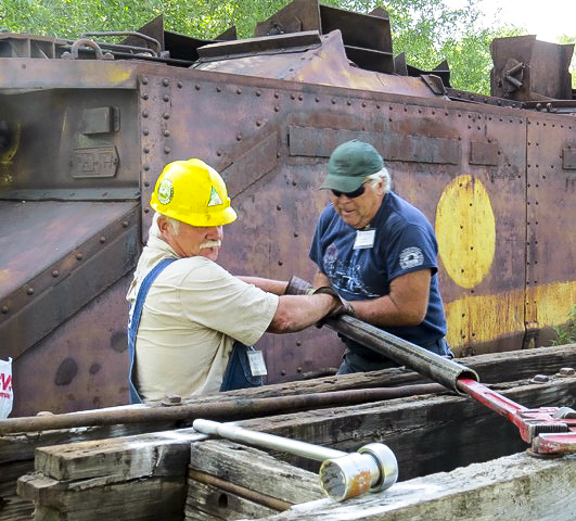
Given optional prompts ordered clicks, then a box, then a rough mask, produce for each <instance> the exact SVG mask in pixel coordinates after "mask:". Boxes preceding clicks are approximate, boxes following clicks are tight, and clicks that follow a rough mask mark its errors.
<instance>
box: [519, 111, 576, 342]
mask: <svg viewBox="0 0 576 521" xmlns="http://www.w3.org/2000/svg"><path fill="white" fill-rule="evenodd" d="M566 119H568V118H566ZM574 128H575V126H574V123H573V122H572V121H571V120H570V119H568V121H558V120H557V119H555V118H553V117H551V116H545V115H542V116H539V117H531V118H529V120H528V142H527V145H528V146H527V185H526V188H527V190H526V214H527V222H526V230H527V235H526V250H527V259H526V261H527V262H526V301H525V305H526V325H527V328H528V329H530V330H534V335H532V338H530V339H528V341H527V345H541V344H542V343H544V342H547V341H549V340H550V338H551V337H552V338H553V337H554V334H553V331H552V327H553V326H557V325H561V324H565V323H566V322H567V321H568V314H569V312H570V310H571V308H572V305H573V304H574V303H575V302H576V284H575V282H574V261H575V259H576V235H575V234H574V233H573V228H574V215H575V212H574V209H575V208H576V173H575V172H573V171H572V170H566V169H563V161H564V156H563V150H566V149H574V148H576V135H575V130H574ZM559 252H561V253H559ZM536 335H539V336H536Z"/></svg>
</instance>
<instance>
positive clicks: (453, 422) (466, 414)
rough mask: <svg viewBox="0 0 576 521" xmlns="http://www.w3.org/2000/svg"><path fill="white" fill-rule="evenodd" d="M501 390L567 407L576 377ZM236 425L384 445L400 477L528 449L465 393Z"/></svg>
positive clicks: (349, 448) (534, 403)
mask: <svg viewBox="0 0 576 521" xmlns="http://www.w3.org/2000/svg"><path fill="white" fill-rule="evenodd" d="M500 388H501V389H500V391H499V392H501V393H502V394H503V395H504V396H507V397H508V398H510V399H512V400H514V401H516V402H518V403H520V404H521V405H524V406H526V407H544V406H558V407H561V406H572V405H573V404H574V396H575V395H576V378H565V379H564V378H559V379H557V380H555V381H554V382H552V383H548V384H545V385H541V384H524V385H519V386H514V384H513V383H510V384H506V385H504V386H500ZM241 424H242V426H243V427H245V428H247V429H253V430H256V431H265V432H269V433H272V434H276V435H278V436H284V437H289V438H294V439H298V440H301V441H304V442H309V443H315V444H317V445H325V446H329V447H332V448H334V449H338V450H342V451H344V452H353V451H355V450H357V449H358V448H359V447H361V446H362V445H365V444H367V443H371V442H381V443H385V444H386V445H388V446H389V447H390V448H391V449H392V451H393V452H394V454H395V455H396V458H397V460H398V467H399V480H400V481H402V480H406V479H411V478H414V477H417V476H422V475H425V474H429V473H433V472H440V471H451V470H453V469H454V468H456V467H458V466H462V465H468V464H470V463H477V462H482V461H488V460H490V459H494V458H499V457H502V456H506V455H509V454H512V453H514V452H518V451H521V450H524V449H526V448H527V447H528V445H527V444H526V443H524V442H523V441H522V439H521V438H520V434H519V432H518V429H517V428H516V427H515V426H514V425H513V424H512V423H510V422H509V421H507V420H506V419H505V418H503V417H502V416H499V415H498V414H496V413H495V412H493V411H492V410H490V409H488V408H487V407H485V406H483V405H481V404H479V403H478V402H476V401H474V400H473V399H472V398H469V397H456V396H430V397H412V398H405V399H402V400H391V401H389V402H385V403H384V402H382V403H381V404H369V405H363V406H356V407H352V408H344V407H341V408H331V409H322V410H317V411H310V412H303V413H297V414H287V415H282V416H276V417H272V418H263V419H253V420H245V421H243V422H242V423H241ZM273 454H275V455H276V456H277V457H279V458H280V459H283V460H285V461H288V462H290V463H293V464H295V465H296V466H299V467H302V468H306V469H308V470H312V471H314V472H316V471H317V469H318V464H317V463H316V462H312V461H308V460H303V459H302V458H298V457H297V456H293V455H291V454H285V453H278V452H273ZM416 454H417V456H416Z"/></svg>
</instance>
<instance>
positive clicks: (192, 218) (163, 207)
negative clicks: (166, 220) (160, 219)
mask: <svg viewBox="0 0 576 521" xmlns="http://www.w3.org/2000/svg"><path fill="white" fill-rule="evenodd" d="M150 206H152V208H154V210H156V211H157V212H158V213H160V214H162V215H166V216H168V217H172V218H173V219H177V220H178V221H182V222H185V223H187V224H190V225H191V226H223V225H225V224H229V223H231V222H233V221H235V220H236V218H237V215H236V212H235V211H234V210H233V209H232V207H231V206H230V198H229V197H228V190H226V184H225V183H224V180H223V179H222V178H221V177H220V174H219V173H218V172H216V170H214V169H213V168H212V167H211V166H208V165H207V164H206V163H204V161H201V160H200V159H189V160H188V161H174V162H172V163H169V164H168V165H166V167H165V168H164V170H163V171H162V173H161V174H160V177H158V180H157V181H156V186H155V188H154V192H153V193H152V198H151V199H150Z"/></svg>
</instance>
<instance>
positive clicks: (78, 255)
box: [76, 252, 84, 260]
mask: <svg viewBox="0 0 576 521" xmlns="http://www.w3.org/2000/svg"><path fill="white" fill-rule="evenodd" d="M83 258H84V255H82V253H80V252H78V253H77V254H76V260H82V259H83Z"/></svg>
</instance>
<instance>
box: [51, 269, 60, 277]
mask: <svg viewBox="0 0 576 521" xmlns="http://www.w3.org/2000/svg"><path fill="white" fill-rule="evenodd" d="M52 276H53V277H54V278H55V279H56V278H58V277H59V276H60V272H59V271H58V270H52Z"/></svg>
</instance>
